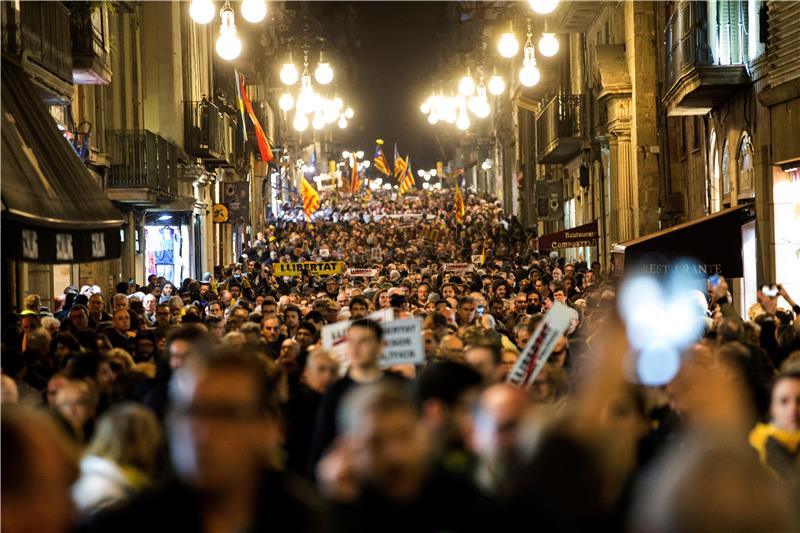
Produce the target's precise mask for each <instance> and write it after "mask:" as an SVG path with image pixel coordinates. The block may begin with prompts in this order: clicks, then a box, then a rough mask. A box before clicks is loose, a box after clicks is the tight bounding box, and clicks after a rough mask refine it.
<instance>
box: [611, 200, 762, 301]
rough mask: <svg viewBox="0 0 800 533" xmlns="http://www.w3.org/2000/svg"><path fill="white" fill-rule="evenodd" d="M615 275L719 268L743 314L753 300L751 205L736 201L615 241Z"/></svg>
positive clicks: (704, 274) (696, 273) (705, 273)
mask: <svg viewBox="0 0 800 533" xmlns="http://www.w3.org/2000/svg"><path fill="white" fill-rule="evenodd" d="M611 255H612V265H613V270H614V272H615V273H616V275H624V276H630V275H635V274H646V275H653V276H667V275H669V274H671V273H672V272H674V271H675V269H676V268H679V269H681V273H682V274H684V275H689V276H691V277H696V278H708V277H710V276H712V275H715V274H718V275H721V276H724V277H725V278H727V279H728V280H729V285H730V287H731V291H732V293H733V297H734V305H735V306H736V308H737V309H738V310H739V311H740V312H741V313H742V315H743V316H744V315H745V313H746V310H747V309H748V308H749V307H750V306H751V305H752V304H754V303H755V299H756V298H755V297H756V292H757V290H758V288H757V285H756V233H755V207H754V206H753V205H752V204H741V205H737V206H735V207H731V208H728V209H723V210H722V211H719V212H717V213H714V214H713V215H709V216H706V217H703V218H700V219H697V220H692V221H690V222H685V223H683V224H678V225H676V226H672V227H670V228H667V229H664V230H661V231H657V232H654V233H651V234H649V235H644V236H642V237H639V238H637V239H633V240H630V241H626V242H621V243H618V244H614V245H613V246H612V250H611Z"/></svg>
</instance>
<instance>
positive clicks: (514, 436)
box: [472, 383, 529, 495]
mask: <svg viewBox="0 0 800 533" xmlns="http://www.w3.org/2000/svg"><path fill="white" fill-rule="evenodd" d="M528 406H529V402H528V398H527V396H526V395H525V393H524V392H523V391H522V390H521V389H519V388H517V387H514V386H512V385H509V384H507V383H501V384H497V385H492V386H491V387H489V388H487V389H486V390H485V391H484V392H483V394H482V395H481V398H480V401H479V403H478V412H477V414H476V415H475V426H474V432H473V438H472V445H473V447H474V452H475V453H476V454H477V456H478V466H477V468H476V469H475V481H476V483H477V484H478V486H479V487H480V488H481V489H482V490H483V491H484V492H486V493H487V494H492V495H502V494H504V493H506V491H507V490H508V488H509V483H510V482H511V480H512V477H513V475H514V473H515V472H517V471H518V469H519V468H520V467H521V466H523V464H524V461H525V459H526V455H527V453H526V452H527V451H528V450H527V449H526V446H525V443H524V441H523V436H522V429H523V421H524V419H525V416H526V414H527V412H528Z"/></svg>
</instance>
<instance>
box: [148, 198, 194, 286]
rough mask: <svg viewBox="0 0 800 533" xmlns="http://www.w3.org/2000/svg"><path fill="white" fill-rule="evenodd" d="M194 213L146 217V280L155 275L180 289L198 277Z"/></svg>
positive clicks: (172, 213) (158, 214)
mask: <svg viewBox="0 0 800 533" xmlns="http://www.w3.org/2000/svg"><path fill="white" fill-rule="evenodd" d="M192 225H193V220H192V213H191V212H184V211H157V212H151V213H147V215H145V224H144V243H145V246H144V254H145V272H146V276H150V275H151V274H155V275H156V276H160V277H163V278H165V279H166V280H168V281H170V282H172V283H174V284H175V285H180V284H181V283H182V282H183V280H184V279H186V278H188V277H193V275H194V272H193V270H194V267H195V261H194V254H195V248H196V244H195V243H194V242H193V239H194V238H195V237H196V232H195V231H194V230H193V227H192Z"/></svg>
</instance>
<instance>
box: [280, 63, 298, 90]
mask: <svg viewBox="0 0 800 533" xmlns="http://www.w3.org/2000/svg"><path fill="white" fill-rule="evenodd" d="M299 76H300V74H299V73H298V72H297V67H295V66H294V63H292V59H291V56H290V57H289V62H288V63H284V65H283V68H282V69H281V82H282V83H283V84H284V85H294V84H295V83H297V78H298V77H299Z"/></svg>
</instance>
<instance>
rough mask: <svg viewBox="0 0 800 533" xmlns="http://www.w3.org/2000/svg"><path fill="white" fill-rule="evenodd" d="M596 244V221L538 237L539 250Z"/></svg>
mask: <svg viewBox="0 0 800 533" xmlns="http://www.w3.org/2000/svg"><path fill="white" fill-rule="evenodd" d="M583 246H597V221H596V220H595V221H594V222H590V223H588V224H584V225H582V226H578V227H575V228H571V229H565V230H562V231H556V232H555V233H551V234H550V235H544V236H543V237H539V249H540V250H563V249H564V248H581V247H583Z"/></svg>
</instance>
